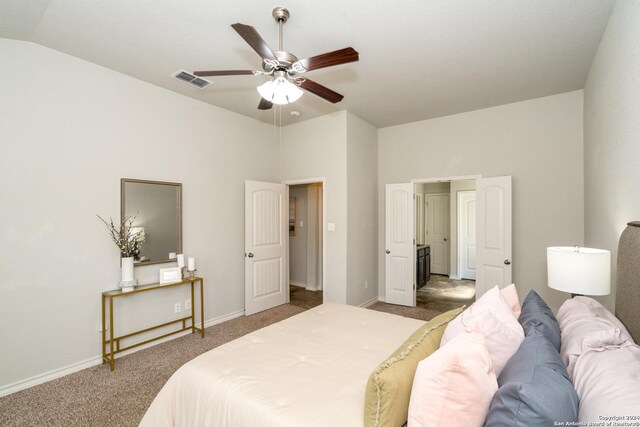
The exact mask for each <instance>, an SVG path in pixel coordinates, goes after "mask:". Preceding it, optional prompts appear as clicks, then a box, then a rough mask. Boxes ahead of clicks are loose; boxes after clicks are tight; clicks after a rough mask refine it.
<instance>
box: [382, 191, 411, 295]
mask: <svg viewBox="0 0 640 427" xmlns="http://www.w3.org/2000/svg"><path fill="white" fill-rule="evenodd" d="M385 205H386V209H385V212H386V216H385V218H386V222H385V241H386V248H385V291H386V292H385V301H386V302H388V303H390V304H398V305H406V306H409V307H415V305H416V292H415V277H416V273H415V266H416V250H415V244H414V241H413V239H414V234H413V225H414V219H413V216H414V207H413V184H411V183H407V184H387V187H386V199H385Z"/></svg>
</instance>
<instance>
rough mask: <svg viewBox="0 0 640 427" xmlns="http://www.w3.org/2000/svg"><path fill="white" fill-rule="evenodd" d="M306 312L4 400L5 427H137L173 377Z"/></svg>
mask: <svg viewBox="0 0 640 427" xmlns="http://www.w3.org/2000/svg"><path fill="white" fill-rule="evenodd" d="M370 308H372V309H374V310H378V311H385V312H389V313H394V314H399V315H402V316H406V317H414V318H417V319H423V320H427V319H430V318H432V317H434V316H435V315H437V314H439V313H437V312H435V311H432V310H425V309H422V308H408V307H400V306H394V305H390V304H384V303H376V304H374V305H373V306H371V307H370ZM303 311H305V309H304V308H301V307H295V306H292V305H289V304H285V305H282V306H280V307H276V308H273V309H271V310H267V311H264V312H262V313H258V314H255V315H253V316H248V317H240V318H237V319H233V320H229V321H227V322H224V323H221V324H219V325H215V326H212V327H210V328H207V329H206V332H205V338H204V339H201V338H200V336H199V335H197V334H191V335H187V336H184V337H180V338H177V339H174V340H171V341H168V342H166V343H162V344H159V345H156V346H154V347H151V348H148V349H145V350H141V351H138V352H136V353H133V354H131V355H128V356H124V357H121V358H118V359H116V369H115V371H113V372H110V371H109V368H108V366H107V365H98V366H94V367H92V368H88V369H85V370H82V371H80V372H76V373H74V374H71V375H67V376H65V377H62V378H58V379H56V380H53V381H50V382H48V383H45V384H41V385H38V386H35V387H32V388H29V389H27V390H23V391H19V392H17V393H14V394H11V395H9V396H5V397H3V398H0V426H2V427H9V426H91V427H99V426H105V427H107V426H137V425H138V424H139V423H140V420H141V419H142V416H143V415H144V413H145V412H146V410H147V408H148V407H149V405H150V404H151V402H152V401H153V399H154V397H155V396H156V394H158V392H159V391H160V389H161V388H162V386H163V385H164V383H165V382H166V381H167V380H168V379H169V377H170V376H171V375H172V374H173V373H174V372H175V371H176V369H178V368H179V367H180V366H182V365H183V364H184V363H186V362H188V361H189V360H191V359H193V358H194V357H196V356H198V355H200V354H202V353H204V352H206V351H208V350H210V349H212V348H215V347H217V346H219V345H221V344H224V343H226V342H228V341H231V340H233V339H236V338H238V337H241V336H243V335H245V334H247V333H249V332H252V331H255V330H257V329H260V328H262V327H264V326H267V325H270V324H272V323H275V322H278V321H280V320H282V319H285V318H287V317H290V316H293V315H295V314H298V313H301V312H303Z"/></svg>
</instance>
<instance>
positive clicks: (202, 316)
mask: <svg viewBox="0 0 640 427" xmlns="http://www.w3.org/2000/svg"><path fill="white" fill-rule="evenodd" d="M200 333H201V334H202V338H204V280H203V279H200Z"/></svg>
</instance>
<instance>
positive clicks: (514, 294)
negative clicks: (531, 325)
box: [500, 283, 522, 319]
mask: <svg viewBox="0 0 640 427" xmlns="http://www.w3.org/2000/svg"><path fill="white" fill-rule="evenodd" d="M500 294H501V295H502V298H504V300H505V301H506V303H507V304H508V305H509V307H510V308H511V311H512V312H513V315H514V316H516V319H518V318H519V317H520V313H521V312H522V307H521V306H520V299H519V298H518V291H517V290H516V285H515V284H514V283H512V284H510V285H509V286H507V287H506V288H502V289H501V290H500Z"/></svg>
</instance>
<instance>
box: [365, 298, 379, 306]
mask: <svg viewBox="0 0 640 427" xmlns="http://www.w3.org/2000/svg"><path fill="white" fill-rule="evenodd" d="M378 300H379V297H373V298H371V299H370V300H369V301H365V302H363V303H362V304H360V307H363V308H367V307H369V306H372V305H373V304H375V303H377V302H378Z"/></svg>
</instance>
